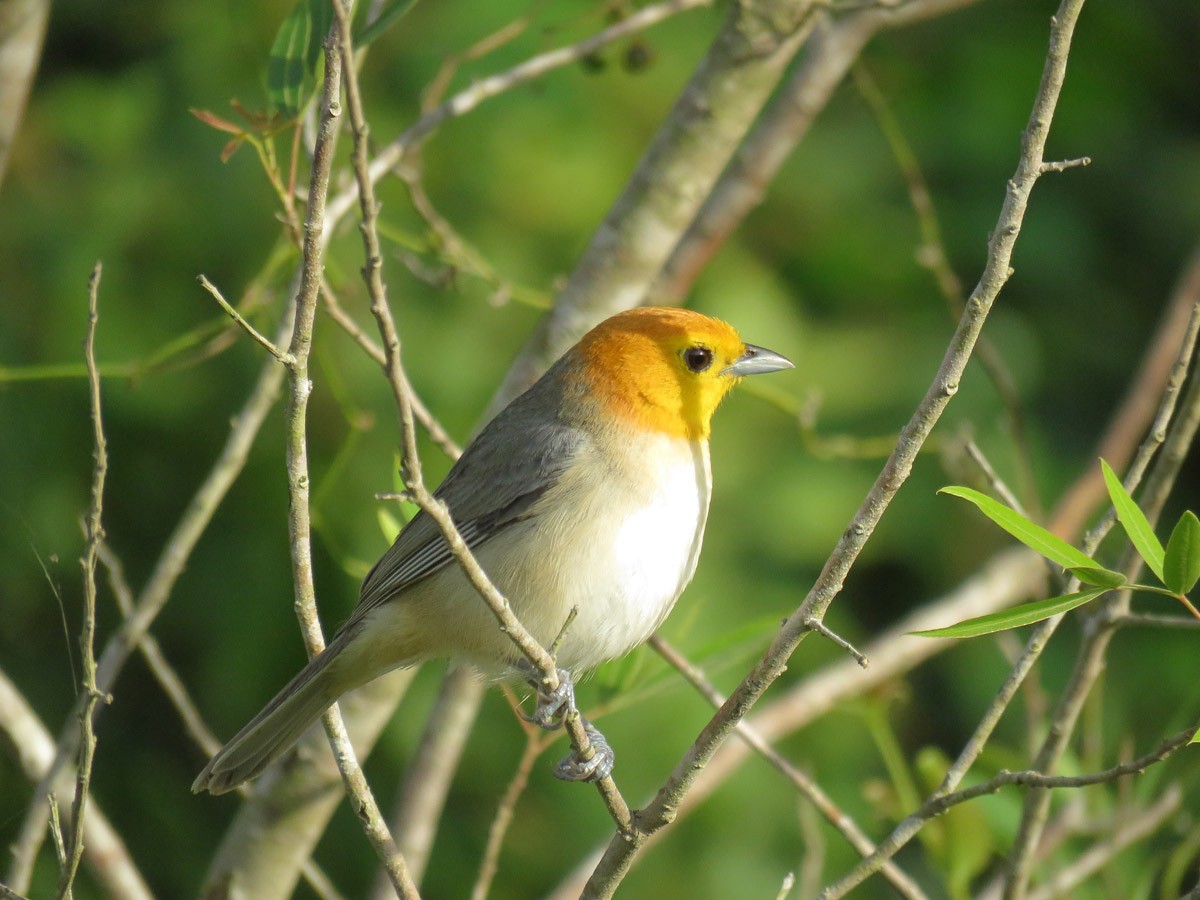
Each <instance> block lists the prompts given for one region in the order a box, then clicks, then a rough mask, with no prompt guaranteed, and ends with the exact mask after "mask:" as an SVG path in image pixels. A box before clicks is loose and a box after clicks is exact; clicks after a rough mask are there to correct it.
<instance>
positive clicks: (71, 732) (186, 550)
mask: <svg viewBox="0 0 1200 900" xmlns="http://www.w3.org/2000/svg"><path fill="white" fill-rule="evenodd" d="M291 327H292V320H291V312H290V310H289V312H288V313H287V314H286V315H285V316H284V317H283V321H282V322H281V325H280V331H279V338H278V339H280V340H282V339H285V336H286V335H287V334H290V333H291ZM283 375H284V369H283V367H281V366H279V365H277V364H276V363H275V361H274V360H271V361H269V362H267V363H265V364H264V365H263V367H262V368H261V369H260V370H259V377H258V381H257V382H256V383H255V385H254V388H253V390H252V391H251V393H250V396H249V397H248V398H247V399H246V401H245V403H244V404H243V405H242V408H241V409H240V410H239V411H238V414H237V415H236V416H235V417H234V419H233V426H232V428H231V429H230V434H229V437H228V438H227V439H226V442H225V445H224V446H223V447H222V449H221V452H220V454H219V455H218V457H217V459H216V461H215V462H214V463H213V466H212V468H211V469H210V470H209V473H208V475H207V476H206V477H205V479H204V481H203V483H201V485H200V487H199V488H197V490H196V493H195V494H194V495H193V496H192V498H191V500H190V502H189V503H188V505H187V507H186V509H185V511H184V513H183V515H181V516H180V519H179V522H178V523H177V524H176V526H175V528H174V530H173V531H172V532H171V535H170V537H169V538H168V539H167V542H166V544H164V546H163V549H162V551H161V553H160V554H159V557H158V560H157V562H156V563H155V566H154V570H153V572H152V573H151V576H150V579H149V580H148V581H147V582H146V585H145V587H143V588H142V590H141V592H140V593H139V595H138V603H137V607H136V609H135V610H134V613H133V615H132V616H130V617H128V618H127V619H126V620H125V621H124V622H123V623H122V624H121V626H120V628H118V629H117V632H116V634H114V635H113V636H112V637H111V638H109V640H108V642H107V643H106V644H105V647H104V650H103V652H102V653H101V654H100V659H99V662H98V664H97V667H96V682H97V686H98V688H99V689H100V691H101V692H102V693H103V692H107V691H109V690H111V689H112V685H113V684H114V683H115V681H116V679H117V676H118V675H119V674H120V672H121V670H122V668H123V667H124V665H125V662H126V661H127V660H128V658H129V656H130V654H131V653H133V651H134V650H135V649H136V648H137V645H138V642H139V641H140V639H141V637H142V636H143V635H144V634H146V633H147V632H148V631H149V628H150V625H151V624H152V623H153V622H154V620H155V618H157V616H158V614H159V613H160V612H161V611H162V608H163V606H165V605H166V602H167V600H168V599H170V596H171V590H172V589H173V588H174V586H175V582H176V580H177V579H178V578H179V576H180V574H181V573H182V572H183V570H184V568H185V566H186V565H187V561H188V559H189V557H190V556H191V553H192V550H194V549H195V546H196V543H197V541H199V539H200V536H201V535H202V534H203V533H204V530H205V529H206V528H207V527H208V524H209V522H210V521H211V520H212V516H213V514H214V513H215V512H216V509H217V507H218V506H219V505H220V503H221V501H222V500H223V499H224V497H225V495H226V493H228V491H229V488H230V487H231V486H232V485H233V482H234V480H235V479H236V478H237V476H238V474H239V473H240V472H241V470H242V468H243V467H244V466H245V463H246V458H247V456H248V455H249V452H250V447H251V446H252V445H253V443H254V439H255V437H256V436H257V435H258V431H259V429H260V428H261V427H262V423H263V421H264V420H265V418H266V415H267V413H268V412H269V411H270V409H271V407H272V406H273V405H274V402H275V400H276V398H277V397H278V394H279V388H280V385H281V384H282V382H283ZM78 734H79V730H78V729H77V728H75V727H73V726H72V727H69V728H66V729H65V730H64V731H63V733H62V735H61V736H60V737H59V741H58V746H59V749H58V752H57V755H56V758H55V760H54V761H53V762H52V763H51V764H50V765H49V766H47V767H46V771H45V775H44V777H43V778H42V780H41V781H40V782H39V783H38V785H37V786H36V787H35V788H34V792H33V799H32V800H31V801H30V805H29V809H28V812H27V813H26V818H25V821H24V822H23V823H22V827H21V833H20V835H19V837H18V839H17V840H16V841H15V842H14V849H13V861H12V865H11V867H10V869H9V875H8V881H9V885H10V886H12V887H13V888H14V889H16V890H18V891H22V890H27V889H28V885H29V879H30V878H31V877H32V872H33V868H32V867H33V860H34V859H35V858H36V856H37V853H38V848H39V847H40V845H41V841H42V838H43V836H44V835H45V830H46V815H45V805H44V802H45V796H46V794H47V792H48V790H49V785H50V784H51V783H53V781H54V780H55V779H57V777H58V775H59V773H61V772H62V771H63V767H64V766H65V765H66V763H67V761H68V760H69V758H70V757H71V755H72V754H73V753H74V752H75V749H76V747H77V740H78Z"/></svg>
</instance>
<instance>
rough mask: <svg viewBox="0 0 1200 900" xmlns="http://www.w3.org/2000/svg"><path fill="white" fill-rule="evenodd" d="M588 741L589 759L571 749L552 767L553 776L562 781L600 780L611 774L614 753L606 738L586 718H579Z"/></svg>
mask: <svg viewBox="0 0 1200 900" xmlns="http://www.w3.org/2000/svg"><path fill="white" fill-rule="evenodd" d="M580 721H582V722H583V728H584V731H586V732H587V736H588V743H590V744H591V746H592V756H591V758H590V759H583V758H582V757H581V756H580V755H579V751H577V750H572V751H571V753H570V755H568V756H567V757H565V758H564V759H562V760H561V761H560V762H559V763H558V765H557V766H555V767H554V777H555V778H560V779H562V780H563V781H600V780H601V779H604V778H607V777H608V776H609V775H611V774H612V770H613V764H614V763H615V762H616V754H614V753H613V748H612V746H611V745H610V744H609V743H608V739H607V738H605V737H604V735H602V734H601V733H600V731H599V729H597V728H596V726H595V725H593V724H592V723H591V722H589V721H588V720H587V719H581V720H580Z"/></svg>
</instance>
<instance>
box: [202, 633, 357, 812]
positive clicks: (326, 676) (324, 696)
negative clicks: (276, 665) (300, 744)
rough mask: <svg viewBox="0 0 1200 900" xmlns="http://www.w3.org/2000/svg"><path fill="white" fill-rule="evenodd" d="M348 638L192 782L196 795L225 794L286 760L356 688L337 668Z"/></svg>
mask: <svg viewBox="0 0 1200 900" xmlns="http://www.w3.org/2000/svg"><path fill="white" fill-rule="evenodd" d="M347 637H348V635H345V634H342V635H339V636H338V639H336V640H335V641H334V642H333V643H331V644H330V645H329V646H328V647H327V648H326V649H325V651H324V652H323V653H321V654H320V655H319V656H316V657H313V659H311V660H310V661H309V663H308V665H307V666H305V667H304V668H303V669H301V670H300V672H299V674H297V675H296V677H295V678H293V679H292V680H291V681H289V682H288V684H287V686H286V687H284V689H283V690H281V691H280V692H279V693H278V694H276V695H275V697H274V698H273V699H272V700H271V702H270V703H268V704H267V705H266V706H265V707H264V708H263V710H262V712H260V713H259V714H258V715H257V716H255V717H254V718H253V719H251V720H250V721H249V723H247V724H246V727H244V728H243V729H242V730H241V731H239V732H238V733H237V734H236V735H234V736H233V738H232V739H231V740H230V741H229V743H227V744H226V745H225V746H224V747H222V748H221V749H220V750H219V751H217V754H216V755H215V756H214V757H213V758H212V759H211V760H209V762H208V765H207V766H205V767H204V770H203V771H202V772H201V773H200V774H199V775H198V776H197V777H196V780H195V781H194V782H193V783H192V793H195V794H198V793H200V792H201V791H209V792H211V793H213V794H224V793H225V792H227V791H231V790H233V789H234V788H236V787H237V786H238V785H239V784H241V783H242V782H244V781H249V780H250V779H251V778H254V777H255V776H256V775H258V774H260V773H261V772H262V771H263V769H265V768H266V767H267V766H269V765H270V764H271V763H273V762H274V761H275V760H277V759H278V758H279V757H281V756H283V754H284V753H286V752H287V751H288V750H289V749H291V747H292V745H293V744H294V743H296V741H297V740H299V738H300V735H302V734H303V733H304V732H305V731H306V730H307V729H308V726H309V725H311V724H312V723H313V722H315V721H316V720H317V719H318V718H319V717H320V715H321V713H323V712H325V710H327V709H328V708H329V707H330V706H332V705H333V702H334V701H335V700H336V699H337V698H338V697H339V696H340V695H341V694H342V693H344V692H345V691H347V690H349V689H350V688H352V687H355V686H356V685H354V684H343V683H342V682H343V681H344V680H345V678H344V675H341V674H340V670H342V669H344V667H342V666H336V665H331V664H332V663H334V661H335V660H336V659H337V657H338V655H339V653H340V651H341V650H342V649H344V648H345V646H346V643H347V641H346V638H347Z"/></svg>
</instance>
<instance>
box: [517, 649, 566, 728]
mask: <svg viewBox="0 0 1200 900" xmlns="http://www.w3.org/2000/svg"><path fill="white" fill-rule="evenodd" d="M518 668H519V669H520V670H521V673H522V674H523V675H524V676H525V680H526V681H527V682H529V686H530V687H532V688H533V689H534V690H535V691H536V692H537V706H535V707H534V710H533V715H530V716H524V719H525V721H526V722H532V723H533V724H534V725H536V726H538V728H544V729H546V730H547V731H553V730H554V729H555V728H561V727H562V723H563V720H564V719H566V717H567V713H569V712H570V711H571V710H573V709H574V708H575V682H574V681H572V680H571V673H570V672H568V671H567V670H566V669H558V670H557V672H558V687H557V688H555V689H554V690H553V691H548V690H546V687H545V685H543V684H542V677H541V673H539V672H537V671H536V670H535V669H534V668H533V667H532V666H531V665H529V663H528V662H526V661H525V660H521V662H520V663H518Z"/></svg>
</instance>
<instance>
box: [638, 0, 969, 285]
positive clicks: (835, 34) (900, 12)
mask: <svg viewBox="0 0 1200 900" xmlns="http://www.w3.org/2000/svg"><path fill="white" fill-rule="evenodd" d="M974 2H976V0H907V2H902V3H899V4H897V5H895V6H893V5H890V4H883V3H880V4H870V5H867V6H864V7H862V8H859V9H856V10H854V11H852V12H847V13H844V14H841V15H838V16H833V15H831V14H830V13H829V12H826V11H824V10H822V11H821V12H819V13H818V18H817V26H816V27H815V28H814V29H813V32H812V34H811V35H810V36H809V38H808V40H807V41H805V43H804V56H803V58H802V59H801V60H800V62H799V64H798V65H797V66H796V68H795V70H794V71H793V72H792V74H791V75H790V76H789V77H788V80H787V82H786V83H785V84H784V85H783V86H782V87H781V88H780V89H779V91H778V92H777V93H776V95H775V97H774V99H773V100H772V101H771V103H770V104H769V105H768V106H767V107H766V109H764V110H763V113H762V115H761V116H760V117H759V119H758V121H757V122H756V123H755V124H754V128H753V129H752V130H751V131H750V133H749V134H748V135H747V137H746V140H745V141H744V142H743V144H742V145H741V147H739V148H738V151H737V155H736V156H735V157H734V158H733V160H732V161H731V162H730V163H729V165H728V167H726V169H725V170H724V172H722V173H721V178H720V180H719V181H718V182H717V184H716V185H715V186H714V188H713V190H712V192H711V193H710V194H709V196H708V198H707V199H706V200H705V201H704V205H703V206H702V207H701V208H700V211H699V212H698V213H697V214H696V216H695V219H694V220H693V221H692V222H691V224H690V225H689V226H688V228H687V231H686V232H685V233H684V234H683V236H682V237H681V238H680V239H679V242H678V243H677V244H676V246H675V248H674V249H673V250H672V252H671V256H670V258H669V259H668V260H667V261H666V263H665V264H664V265H663V267H662V271H661V272H660V273H659V274H658V275H657V277H656V278H655V281H654V284H653V286H652V287H651V288H650V290H649V299H650V301H651V302H652V303H655V304H666V305H675V304H678V303H680V302H681V301H682V300H683V298H684V297H686V296H687V294H688V292H689V291H690V290H691V288H692V284H693V283H694V282H695V280H696V278H697V276H698V275H699V274H700V272H701V271H702V270H703V269H704V267H705V266H706V265H707V264H708V262H709V260H711V259H712V258H713V256H715V255H716V253H717V251H718V250H719V249H720V248H721V247H722V246H723V245H724V244H725V242H726V241H727V240H728V239H729V236H730V235H731V234H732V233H733V232H734V231H735V230H736V229H737V227H738V226H739V225H741V223H742V221H743V220H744V219H745V218H746V216H747V215H749V213H750V211H751V210H752V209H754V208H755V207H757V206H758V205H759V203H761V202H762V198H763V196H764V194H765V193H766V190H767V188H768V186H769V185H770V183H771V181H772V180H773V179H774V178H775V175H776V174H777V173H778V172H779V169H780V168H781V167H782V166H783V164H784V162H786V161H787V158H788V156H789V155H790V154H791V152H792V150H794V149H795V147H796V145H797V144H798V143H800V141H801V140H803V139H804V136H805V135H806V134H808V130H809V128H810V127H811V126H812V123H813V122H814V121H815V120H816V117H817V115H818V114H819V113H820V112H821V110H823V109H824V108H825V106H826V105H827V104H828V103H829V99H830V97H832V96H833V92H834V90H835V89H836V88H837V87H838V85H839V84H841V83H842V81H843V80H844V79H845V77H846V73H847V72H848V71H849V70H850V67H851V66H852V65H853V64H854V62H855V61H856V60H857V59H858V58H859V56H860V55H861V54H862V51H863V48H864V47H865V46H866V45H867V44H868V43H869V42H870V41H871V39H872V38H874V37H875V35H876V34H878V33H879V32H880V31H884V30H887V29H890V28H899V27H903V26H905V25H909V24H912V23H915V22H918V21H921V20H923V19H929V18H933V17H935V16H940V15H945V14H946V13H949V12H953V11H955V10H957V9H960V8H962V7H964V6H969V5H971V4H972V3H974Z"/></svg>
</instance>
